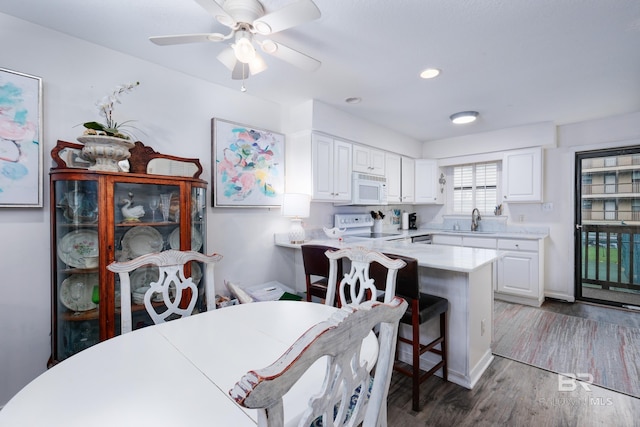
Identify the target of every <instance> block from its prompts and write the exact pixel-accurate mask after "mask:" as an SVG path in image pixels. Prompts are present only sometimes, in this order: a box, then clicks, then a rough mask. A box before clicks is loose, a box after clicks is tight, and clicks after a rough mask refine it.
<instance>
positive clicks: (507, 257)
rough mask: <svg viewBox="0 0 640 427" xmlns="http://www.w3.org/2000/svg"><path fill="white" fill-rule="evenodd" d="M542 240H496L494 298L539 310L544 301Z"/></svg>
mask: <svg viewBox="0 0 640 427" xmlns="http://www.w3.org/2000/svg"><path fill="white" fill-rule="evenodd" d="M542 242H543V240H542V239H540V240H515V239H498V250H501V251H506V252H505V254H504V256H503V257H502V258H500V260H498V271H497V289H496V292H495V294H494V295H495V297H496V298H497V299H501V300H505V301H510V302H515V303H518V304H526V305H533V306H536V307H539V306H540V305H542V302H543V301H544V286H543V285H542V278H543V277H544V275H543V274H544V273H543V269H544V266H543V264H544V261H543V260H544V252H543V248H542Z"/></svg>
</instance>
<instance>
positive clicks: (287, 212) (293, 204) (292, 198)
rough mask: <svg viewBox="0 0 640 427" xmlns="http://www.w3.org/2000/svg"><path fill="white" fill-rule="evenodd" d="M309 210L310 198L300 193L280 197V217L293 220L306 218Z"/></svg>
mask: <svg viewBox="0 0 640 427" xmlns="http://www.w3.org/2000/svg"><path fill="white" fill-rule="evenodd" d="M310 209H311V197H310V196H309V195H308V194H302V193H285V194H283V195H282V215H283V216H288V217H295V218H307V217H308V216H309V211H310Z"/></svg>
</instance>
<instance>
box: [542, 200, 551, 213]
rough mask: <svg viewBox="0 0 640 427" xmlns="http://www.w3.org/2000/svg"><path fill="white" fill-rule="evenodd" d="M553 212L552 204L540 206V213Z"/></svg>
mask: <svg viewBox="0 0 640 427" xmlns="http://www.w3.org/2000/svg"><path fill="white" fill-rule="evenodd" d="M551 211H553V203H551V202H547V203H543V204H542V212H551Z"/></svg>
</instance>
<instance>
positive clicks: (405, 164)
mask: <svg viewBox="0 0 640 427" xmlns="http://www.w3.org/2000/svg"><path fill="white" fill-rule="evenodd" d="M400 163H401V172H402V174H401V175H402V179H401V192H400V194H401V197H402V203H414V202H415V190H416V186H415V182H416V161H415V160H414V159H410V158H409V157H402V158H401V159H400Z"/></svg>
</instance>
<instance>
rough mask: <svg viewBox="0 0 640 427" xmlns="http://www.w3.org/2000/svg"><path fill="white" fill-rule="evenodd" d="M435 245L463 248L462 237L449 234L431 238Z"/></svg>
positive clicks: (436, 235)
mask: <svg viewBox="0 0 640 427" xmlns="http://www.w3.org/2000/svg"><path fill="white" fill-rule="evenodd" d="M431 242H432V243H433V244H434V245H449V246H462V236H452V235H449V234H434V235H433V236H432V237H431Z"/></svg>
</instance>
